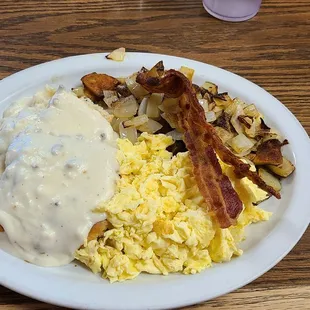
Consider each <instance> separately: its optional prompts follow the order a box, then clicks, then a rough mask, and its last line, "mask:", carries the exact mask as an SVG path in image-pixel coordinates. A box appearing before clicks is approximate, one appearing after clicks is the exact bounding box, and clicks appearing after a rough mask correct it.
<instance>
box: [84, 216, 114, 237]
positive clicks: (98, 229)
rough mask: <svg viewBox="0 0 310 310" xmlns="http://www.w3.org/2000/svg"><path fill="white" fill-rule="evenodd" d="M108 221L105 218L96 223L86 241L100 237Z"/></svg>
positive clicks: (106, 227)
mask: <svg viewBox="0 0 310 310" xmlns="http://www.w3.org/2000/svg"><path fill="white" fill-rule="evenodd" d="M108 226H109V223H108V221H107V220H104V221H101V222H98V223H96V224H95V225H94V226H93V227H92V228H91V230H90V232H89V234H88V237H87V241H88V242H89V241H91V240H95V239H97V238H98V237H102V236H103V233H104V232H105V231H106V230H107V229H108Z"/></svg>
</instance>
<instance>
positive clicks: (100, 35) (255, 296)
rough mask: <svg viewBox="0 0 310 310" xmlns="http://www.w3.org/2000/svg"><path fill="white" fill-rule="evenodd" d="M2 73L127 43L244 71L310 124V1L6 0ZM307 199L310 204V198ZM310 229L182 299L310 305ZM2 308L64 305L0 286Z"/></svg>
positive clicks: (0, 30)
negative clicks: (230, 6)
mask: <svg viewBox="0 0 310 310" xmlns="http://www.w3.org/2000/svg"><path fill="white" fill-rule="evenodd" d="M0 25H1V26H0V46H1V49H0V79H1V78H4V77H6V76H8V75H10V74H12V73H14V72H17V71H19V70H22V69H25V68H28V67H30V66H33V65H36V64H39V63H42V62H45V61H49V60H53V59H58V58H61V57H66V56H71V55H77V54H84V53H94V52H102V51H110V50H112V49H115V48H117V47H120V46H124V47H126V48H127V50H129V51H145V52H154V53H162V54H168V55H175V56H182V57H188V58H192V59H196V60H199V61H202V62H206V63H210V64H213V65H215V66H218V67H222V68H225V69H227V70H230V71H232V72H235V73H237V74H240V75H242V76H244V77H246V78H248V79H250V80H252V81H253V82H255V83H257V84H258V85H260V86H262V87H264V88H265V89H266V90H267V91H269V92H270V93H271V94H273V95H274V96H276V97H277V98H278V99H279V100H280V101H281V102H283V103H284V104H285V105H286V106H287V107H288V108H289V109H290V110H291V111H292V112H293V113H294V114H295V115H296V117H297V118H298V119H299V121H300V122H301V123H302V125H303V126H304V127H305V129H306V131H307V132H308V134H310V107H309V104H310V102H309V97H310V2H309V0H296V1H288V0H265V1H263V6H262V8H261V10H260V12H259V14H258V15H257V16H256V17H255V18H253V19H252V20H250V21H247V22H244V23H236V24H233V23H226V22H222V21H219V20H216V19H214V18H212V17H210V16H209V15H208V14H207V13H206V12H205V11H204V9H203V7H202V5H201V1H200V0H186V1H185V0H174V1H167V0H145V1H144V0H128V1H126V0H123V1H121V0H118V1H116V0H115V1H114V0H107V1H102V0H92V1H86V0H60V1H55V0H48V1H35V0H16V1H11V0H3V1H2V3H1V6H0ZM305 207H309V202H307V205H305ZM309 258H310V230H309V229H308V231H307V232H306V233H305V235H304V236H303V237H302V239H301V240H300V242H299V243H298V244H297V245H296V246H295V248H294V249H293V250H292V251H291V253H290V254H289V255H287V257H286V258H285V259H283V260H282V261H281V262H280V263H279V264H278V265H277V266H275V267H274V268H273V269H271V270H270V271H269V272H267V273H266V274H265V275H263V276H262V277H260V278H259V279H257V280H256V281H254V282H252V283H251V284H249V285H247V286H245V287H243V288H241V289H239V290H237V291H235V292H233V293H230V294H227V295H226V296H222V297H219V298H216V299H214V300H212V301H209V302H206V303H203V304H201V305H196V306H192V307H187V308H184V309H199V310H206V309H210V308H216V309H221V310H224V309H227V310H228V309H230V310H237V309H267V310H268V309H310V259H309ZM0 309H1V310H2V309H14V310H19V309H23V310H28V309H61V308H57V307H55V306H50V305H47V304H44V303H41V302H37V301H34V300H32V299H29V298H27V297H24V296H21V295H19V294H16V293H14V292H12V291H10V290H8V289H6V288H4V287H0Z"/></svg>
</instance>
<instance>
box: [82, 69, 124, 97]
mask: <svg viewBox="0 0 310 310" xmlns="http://www.w3.org/2000/svg"><path fill="white" fill-rule="evenodd" d="M81 80H82V82H83V84H84V86H85V88H87V90H88V91H89V92H91V93H92V94H93V95H95V96H96V97H98V98H102V97H103V91H104V90H115V87H116V86H117V85H118V84H119V83H120V82H119V80H118V79H116V78H114V77H112V76H109V75H107V74H101V73H96V72H93V73H90V74H87V75H85V76H83V77H82V79H81Z"/></svg>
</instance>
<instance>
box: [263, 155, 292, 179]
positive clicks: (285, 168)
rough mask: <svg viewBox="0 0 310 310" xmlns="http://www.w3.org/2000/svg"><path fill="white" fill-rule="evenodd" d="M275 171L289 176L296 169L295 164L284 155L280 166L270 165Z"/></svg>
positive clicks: (282, 175) (280, 174)
mask: <svg viewBox="0 0 310 310" xmlns="http://www.w3.org/2000/svg"><path fill="white" fill-rule="evenodd" d="M267 167H268V169H270V170H271V171H272V172H273V173H275V174H277V175H279V176H280V177H283V178H287V177H288V176H289V175H290V174H291V173H293V171H294V170H295V166H294V165H293V164H292V163H291V162H290V161H289V160H288V159H286V158H285V157H283V162H282V164H281V165H279V166H273V165H268V166H267Z"/></svg>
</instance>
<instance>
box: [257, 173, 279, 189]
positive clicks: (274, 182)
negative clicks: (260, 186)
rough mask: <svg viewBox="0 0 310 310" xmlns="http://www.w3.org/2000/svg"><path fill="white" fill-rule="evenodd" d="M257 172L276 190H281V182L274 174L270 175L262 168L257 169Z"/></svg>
mask: <svg viewBox="0 0 310 310" xmlns="http://www.w3.org/2000/svg"><path fill="white" fill-rule="evenodd" d="M258 174H259V176H260V177H261V178H262V179H263V181H264V182H265V183H266V184H267V185H269V186H271V187H272V188H274V189H275V190H276V191H277V192H279V191H280V190H281V188H282V186H281V183H280V181H279V179H277V178H276V177H275V176H274V175H272V174H271V173H269V172H268V171H266V170H265V169H263V168H259V169H258Z"/></svg>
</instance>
